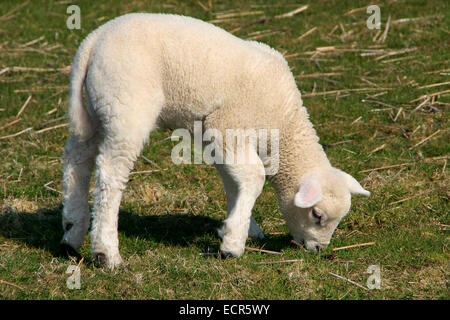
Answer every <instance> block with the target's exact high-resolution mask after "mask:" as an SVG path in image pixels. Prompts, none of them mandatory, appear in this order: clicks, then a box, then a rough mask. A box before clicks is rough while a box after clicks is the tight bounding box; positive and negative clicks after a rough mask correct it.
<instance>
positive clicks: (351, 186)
mask: <svg viewBox="0 0 450 320" xmlns="http://www.w3.org/2000/svg"><path fill="white" fill-rule="evenodd" d="M337 170H339V169H337ZM339 172H340V173H341V175H342V177H344V180H345V184H346V185H347V188H348V190H349V191H350V193H351V194H360V195H363V196H366V197H370V192H369V191H367V190H365V189H364V188H363V187H361V185H360V184H359V182H358V181H356V179H355V178H353V177H352V176H351V175H349V174H348V173H346V172H344V171H342V170H339Z"/></svg>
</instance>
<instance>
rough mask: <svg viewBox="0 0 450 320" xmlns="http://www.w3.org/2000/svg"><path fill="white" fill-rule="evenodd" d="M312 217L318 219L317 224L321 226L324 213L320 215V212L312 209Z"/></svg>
mask: <svg viewBox="0 0 450 320" xmlns="http://www.w3.org/2000/svg"><path fill="white" fill-rule="evenodd" d="M311 213H312V216H313V217H314V218H316V219H317V224H319V225H320V224H321V222H322V217H323V214H322V213H320V212H318V211H317V210H316V209H314V208H313V209H312V212H311Z"/></svg>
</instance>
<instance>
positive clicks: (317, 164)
mask: <svg viewBox="0 0 450 320" xmlns="http://www.w3.org/2000/svg"><path fill="white" fill-rule="evenodd" d="M288 119H289V120H288V121H286V123H285V124H284V126H283V128H282V129H281V130H280V140H279V168H278V172H277V173H276V174H275V175H273V176H269V177H268V178H269V181H270V182H271V183H272V185H273V187H274V188H275V190H276V192H277V194H278V198H279V201H280V205H282V206H284V205H287V204H288V202H289V201H292V199H293V198H294V195H295V193H296V192H298V188H299V183H300V180H301V178H302V177H304V176H305V175H307V174H309V173H311V172H314V171H315V170H320V169H323V168H326V167H329V166H330V162H329V161H328V158H327V156H326V154H325V152H324V150H323V148H322V146H321V145H320V144H319V138H318V137H317V134H316V131H315V129H314V128H313V126H312V124H311V122H310V121H309V116H308V113H307V111H306V109H305V108H304V107H300V108H296V109H295V110H294V111H293V112H292V114H291V115H290V116H289V117H288Z"/></svg>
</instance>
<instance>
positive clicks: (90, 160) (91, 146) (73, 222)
mask: <svg viewBox="0 0 450 320" xmlns="http://www.w3.org/2000/svg"><path fill="white" fill-rule="evenodd" d="M96 155H97V136H94V137H92V138H91V139H89V140H87V141H79V139H78V137H77V136H72V137H71V138H70V139H69V140H68V141H67V143H66V148H65V151H64V156H63V158H64V174H63V196H64V200H63V204H64V208H63V218H62V224H63V229H64V232H65V233H64V236H63V239H62V241H61V247H62V249H64V251H69V252H70V253H73V251H77V250H78V249H79V248H80V247H81V245H82V244H83V241H84V238H85V236H86V234H87V232H88V229H89V222H90V214H89V204H88V199H89V182H90V179H91V172H92V169H93V166H94V162H95V156H96Z"/></svg>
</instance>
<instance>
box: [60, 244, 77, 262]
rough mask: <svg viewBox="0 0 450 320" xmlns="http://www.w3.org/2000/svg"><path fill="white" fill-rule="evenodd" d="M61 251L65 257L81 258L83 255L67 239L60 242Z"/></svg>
mask: <svg viewBox="0 0 450 320" xmlns="http://www.w3.org/2000/svg"><path fill="white" fill-rule="evenodd" d="M59 249H60V253H61V255H62V256H63V257H75V258H76V259H78V260H79V259H81V255H80V254H79V253H78V251H77V250H76V249H75V248H74V247H72V246H71V245H70V244H68V243H67V242H66V241H61V243H60V244H59Z"/></svg>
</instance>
